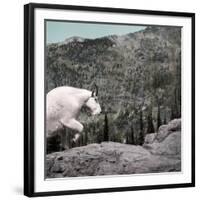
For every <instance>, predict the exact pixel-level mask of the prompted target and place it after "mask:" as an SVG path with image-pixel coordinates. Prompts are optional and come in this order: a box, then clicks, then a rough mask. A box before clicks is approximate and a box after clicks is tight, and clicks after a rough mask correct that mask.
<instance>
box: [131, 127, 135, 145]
mask: <svg viewBox="0 0 200 200" xmlns="http://www.w3.org/2000/svg"><path fill="white" fill-rule="evenodd" d="M131 144H133V145H135V136H134V129H133V125H131Z"/></svg>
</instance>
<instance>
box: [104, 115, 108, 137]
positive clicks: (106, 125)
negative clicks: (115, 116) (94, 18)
mask: <svg viewBox="0 0 200 200" xmlns="http://www.w3.org/2000/svg"><path fill="white" fill-rule="evenodd" d="M108 131H109V130H108V116H107V113H105V118H104V135H103V141H109V132H108Z"/></svg>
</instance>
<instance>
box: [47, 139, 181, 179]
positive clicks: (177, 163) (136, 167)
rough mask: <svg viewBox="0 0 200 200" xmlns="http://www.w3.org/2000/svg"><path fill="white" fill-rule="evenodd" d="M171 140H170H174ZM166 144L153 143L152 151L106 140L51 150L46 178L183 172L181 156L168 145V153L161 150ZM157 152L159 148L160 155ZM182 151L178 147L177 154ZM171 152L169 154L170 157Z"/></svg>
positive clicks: (48, 156)
mask: <svg viewBox="0 0 200 200" xmlns="http://www.w3.org/2000/svg"><path fill="white" fill-rule="evenodd" d="M172 138H173V137H172ZM169 141H170V142H171V139H170V140H169ZM165 147H166V145H165V144H163V147H162V146H155V147H154V146H152V147H151V150H150V151H149V150H148V149H146V148H144V147H142V146H135V145H127V144H121V143H115V142H103V143H101V144H91V145H87V146H83V147H77V148H73V149H70V150H67V151H64V152H59V153H52V154H49V155H47V162H46V177H47V178H62V177H76V176H97V175H115V174H140V173H158V172H169V171H180V168H181V160H180V156H177V155H175V154H174V153H170V152H168V151H169V149H168V148H167V151H166V152H165V150H164V149H163V150H162V151H161V149H162V148H165ZM155 151H158V154H156V153H155ZM173 152H175V150H173ZM179 153H180V152H179V150H177V154H179ZM169 154H170V156H168V155H169ZM60 158H62V159H60ZM50 160H51V162H50Z"/></svg>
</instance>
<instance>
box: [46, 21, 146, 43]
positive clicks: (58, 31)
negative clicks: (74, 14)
mask: <svg viewBox="0 0 200 200" xmlns="http://www.w3.org/2000/svg"><path fill="white" fill-rule="evenodd" d="M144 28H146V26H138V25H113V24H100V23H80V22H66V21H47V22H46V34H47V35H46V37H47V38H46V39H47V43H56V42H62V41H64V40H65V39H66V38H70V37H73V36H78V37H82V38H89V39H94V38H99V37H103V36H108V35H124V34H127V33H133V32H136V31H139V30H142V29H144Z"/></svg>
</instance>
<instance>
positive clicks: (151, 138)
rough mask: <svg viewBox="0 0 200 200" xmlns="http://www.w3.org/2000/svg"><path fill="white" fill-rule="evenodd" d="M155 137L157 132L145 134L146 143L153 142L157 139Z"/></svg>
mask: <svg viewBox="0 0 200 200" xmlns="http://www.w3.org/2000/svg"><path fill="white" fill-rule="evenodd" d="M155 137H156V133H148V134H147V135H146V136H145V139H144V143H145V144H152V143H153V142H154V140H155Z"/></svg>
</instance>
